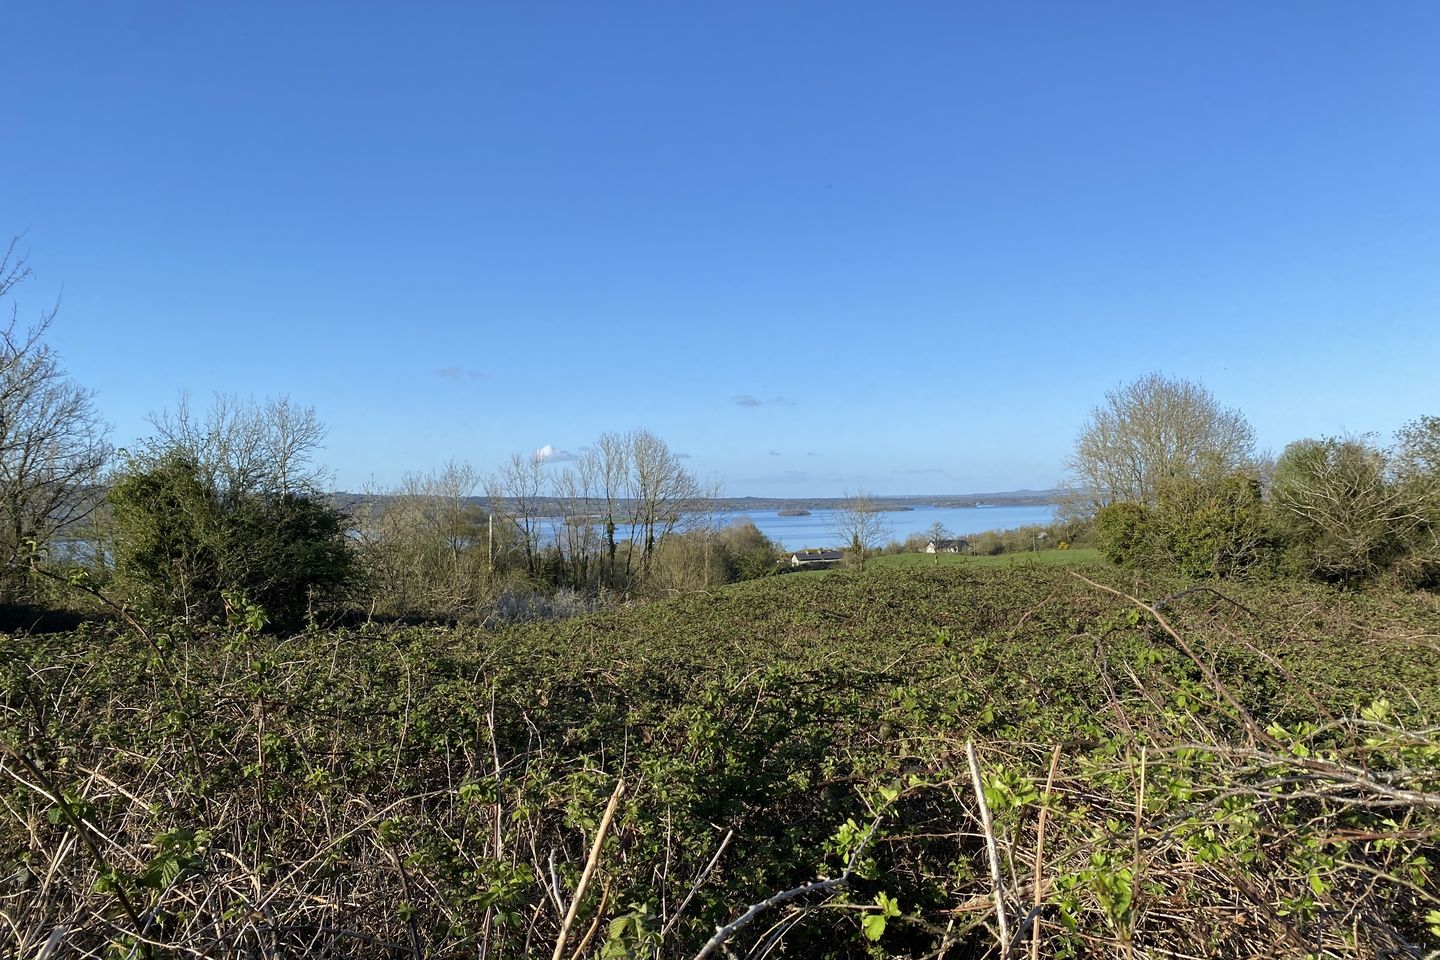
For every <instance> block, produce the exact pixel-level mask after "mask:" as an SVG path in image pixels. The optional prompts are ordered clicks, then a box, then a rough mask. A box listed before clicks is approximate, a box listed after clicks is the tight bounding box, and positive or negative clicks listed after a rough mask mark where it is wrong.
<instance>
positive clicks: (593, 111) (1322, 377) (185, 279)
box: [0, 0, 1440, 496]
mask: <svg viewBox="0 0 1440 960" xmlns="http://www.w3.org/2000/svg"><path fill="white" fill-rule="evenodd" d="M0 89H3V91H4V96H3V103H4V116H3V119H0V234H4V235H8V234H13V233H18V232H22V231H24V232H25V238H24V240H23V248H24V249H25V250H26V251H27V252H28V254H29V257H30V265H31V267H32V268H33V269H34V277H33V279H32V280H31V281H30V282H29V283H27V284H26V285H25V286H24V287H22V288H20V289H19V290H17V291H16V296H15V298H14V299H15V300H16V301H17V302H18V303H19V305H20V308H21V312H22V317H25V316H33V315H34V314H35V313H37V312H38V311H39V310H40V309H41V308H42V307H44V306H46V305H48V304H49V303H50V302H51V301H53V299H54V298H55V297H56V296H57V295H62V307H61V311H60V314H59V316H58V318H57V320H56V324H55V326H54V328H53V338H52V339H53V342H54V343H55V344H56V345H57V347H58V348H59V349H60V351H61V352H62V354H63V357H64V360H65V363H66V365H67V366H68V368H69V370H70V371H71V373H72V374H73V375H74V376H75V377H76V378H77V379H78V380H79V381H81V382H82V383H84V384H86V385H88V386H90V387H92V388H94V389H95V390H96V391H97V392H98V395H99V402H100V406H101V408H102V409H103V410H104V412H105V414H106V416H107V418H108V419H109V420H110V421H111V422H112V423H113V424H114V425H115V439H116V441H117V442H119V443H121V444H123V443H126V442H129V441H130V440H131V439H133V438H134V437H136V436H138V435H141V434H143V433H144V432H145V430H146V424H145V417H146V414H147V413H148V412H151V411H158V410H160V409H162V408H164V407H166V406H169V405H172V404H173V403H174V402H175V400H176V398H177V396H178V395H179V394H180V392H181V391H182V390H188V391H190V392H191V393H192V395H194V396H195V397H196V398H197V399H204V398H206V397H208V395H209V394H210V393H211V392H212V391H224V392H230V393H238V394H241V395H254V396H256V397H263V396H265V395H271V394H280V393H288V394H290V395H291V396H292V397H293V398H294V399H296V400H297V401H300V402H302V403H306V404H312V405H314V406H315V407H316V409H317V411H318V412H319V414H320V415H321V417H322V418H323V419H324V420H325V421H326V422H327V423H328V424H329V425H330V428H331V432H330V437H329V441H328V445H327V449H326V450H325V451H324V454H323V457H324V459H325V460H326V461H327V462H328V463H329V464H330V465H331V466H332V467H333V468H334V470H335V472H336V478H337V484H338V486H340V487H342V488H347V489H356V488H359V487H360V486H361V485H362V484H364V483H366V482H367V481H369V480H372V479H373V480H374V481H376V482H378V483H380V484H386V483H389V482H392V481H394V480H396V479H397V478H398V477H399V476H400V475H401V474H402V473H403V472H405V471H406V470H409V469H416V468H420V469H425V468H429V467H431V466H434V465H437V464H439V463H440V462H442V461H444V460H445V459H447V458H450V457H456V458H461V459H467V460H470V461H471V462H472V463H474V464H475V465H476V466H477V467H480V468H482V469H489V468H491V467H493V466H494V465H495V464H496V463H498V461H499V460H500V459H501V458H502V457H504V456H505V455H507V454H508V453H509V452H510V451H514V450H531V449H535V448H539V447H542V446H544V445H546V444H549V445H551V446H552V448H553V449H555V450H562V451H575V450H578V449H579V448H580V447H581V446H582V445H584V444H586V443H588V442H589V441H590V440H592V439H593V438H594V437H595V436H596V435H598V434H599V433H600V432H602V431H605V430H625V429H629V428H632V427H638V426H644V427H648V428H650V429H652V430H653V431H655V432H656V433H658V434H659V435H661V436H662V437H664V438H666V439H667V440H668V441H669V442H670V444H671V445H672V447H674V448H675V449H677V450H680V451H682V452H684V453H687V454H689V455H691V457H692V459H691V460H690V461H689V463H690V464H691V465H692V466H693V468H694V469H695V470H696V472H697V473H699V474H701V475H703V476H714V477H717V478H720V479H722V480H723V481H724V486H725V491H726V492H727V493H728V494H730V495H732V496H742V495H747V494H756V495H780V496H806V495H810V496H823V495H834V494H838V493H839V492H841V491H842V490H843V489H845V488H854V487H860V486H864V487H868V488H871V489H873V490H875V491H877V492H881V493H937V492H966V491H984V490H1001V489H1012V488H1020V487H1031V488H1038V487H1049V486H1052V485H1053V484H1055V483H1056V481H1057V480H1058V479H1059V476H1060V472H1061V461H1062V460H1063V458H1064V456H1065V454H1066V453H1067V451H1068V449H1069V447H1070V445H1071V443H1072V440H1073V438H1074V436H1075V433H1076V431H1077V430H1078V428H1079V426H1080V424H1081V423H1082V421H1083V420H1084V418H1085V416H1086V414H1087V412H1088V410H1089V409H1090V407H1091V406H1092V405H1093V404H1094V403H1096V402H1097V401H1098V400H1099V399H1100V398H1101V397H1102V395H1103V393H1104V391H1105V390H1107V389H1109V388H1112V387H1114V386H1116V385H1117V384H1119V383H1120V382H1121V381H1124V380H1128V379H1131V378H1133V377H1135V376H1138V375H1140V374H1143V373H1145V372H1147V371H1150V370H1161V371H1164V372H1166V373H1169V374H1172V375H1176V376H1183V377H1189V378H1195V379H1199V380H1201V381H1203V382H1204V383H1205V384H1206V385H1207V386H1209V387H1210V388H1211V389H1212V390H1213V391H1214V392H1215V393H1216V395H1217V396H1218V397H1219V398H1220V399H1221V400H1222V401H1223V402H1224V403H1226V404H1228V405H1232V406H1236V407H1239V408H1240V409H1242V410H1243V411H1245V413H1246V414H1247V415H1248V416H1249V417H1250V419H1251V421H1252V422H1253V423H1254V424H1255V426H1256V429H1257V431H1258V433H1259V436H1260V440H1261V442H1262V444H1263V445H1265V446H1267V447H1271V448H1274V449H1277V450H1278V449H1279V448H1280V447H1283V446H1284V444H1285V443H1287V442H1288V441H1290V440H1292V439H1295V438H1297V437H1301V436H1307V435H1319V434H1327V433H1332V434H1333V433H1337V432H1340V431H1347V430H1348V431H1355V432H1362V431H1377V432H1379V433H1381V434H1388V433H1390V432H1391V431H1393V430H1394V429H1395V428H1396V427H1397V426H1399V425H1400V424H1401V423H1402V422H1404V421H1406V420H1409V419H1411V418H1413V417H1415V416H1417V415H1419V414H1422V413H1431V414H1440V377H1437V375H1436V374H1437V366H1440V3H1435V2H1433V0H1419V2H1385V3H1376V4H1355V3H1349V2H1346V3H1338V2H1336V3H1331V2H1316V0H1304V2H1293V3H1284V2H1274V3H1252V2H1219V3H1204V4H1201V3H1155V2H1149V0H1146V2H1138V0H1137V2H1134V3H1106V2H1085V3H1075V2H1068V0H1067V2H1055V3H1044V2H1034V3H1024V4H1010V3H959V2H946V3H922V2H915V3H881V2H868V3H845V2H836V0H824V2H816V3H810V4H801V3H785V2H773V0H766V2H753V3H752V2H738V0H725V2H706V3H700V2H685V3H675V2H665V3H659V2H657V3H650V4H632V3H623V2H608V0H607V2H601V3H551V2H536V3H505V4H499V3H496V4H481V3H440V2H435V3H428V4H427V3H400V2H395V3H391V4H371V3H360V2H352V0H346V2H343V3H341V2H336V3H329V4H326V3H319V2H309V0H305V2H283V3H281V2H275V3H265V2H247V3H228V4H216V3H191V2H186V3H174V4H164V3H159V2H144V3H108V2H98V0H97V2H94V3H88V4H77V3H67V2H54V0H46V2H39V0H33V2H28V3H19V4H12V5H10V6H9V8H8V9H7V12H6V15H5V24H4V32H3V35H0Z"/></svg>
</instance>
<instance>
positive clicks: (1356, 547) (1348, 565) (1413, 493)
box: [1271, 437, 1440, 581]
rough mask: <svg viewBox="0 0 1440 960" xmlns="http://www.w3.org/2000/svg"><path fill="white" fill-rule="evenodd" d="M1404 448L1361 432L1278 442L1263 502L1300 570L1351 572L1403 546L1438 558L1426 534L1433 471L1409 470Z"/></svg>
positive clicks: (1378, 564)
mask: <svg viewBox="0 0 1440 960" xmlns="http://www.w3.org/2000/svg"><path fill="white" fill-rule="evenodd" d="M1405 456H1406V451H1405V449H1404V448H1402V450H1401V451H1400V452H1398V453H1395V454H1392V453H1387V452H1386V451H1385V450H1382V449H1380V448H1379V447H1378V446H1376V445H1375V444H1374V443H1372V442H1370V441H1369V440H1368V439H1367V438H1365V437H1347V438H1343V439H1341V438H1335V437H1330V438H1326V439H1323V440H1297V441H1296V442H1294V443H1292V444H1290V445H1289V446H1288V447H1286V448H1285V452H1284V454H1282V455H1281V457H1280V460H1279V462H1278V463H1277V464H1276V467H1275V477H1274V481H1273V483H1272V487H1271V503H1272V505H1273V507H1274V510H1275V513H1276V516H1277V518H1278V519H1279V521H1280V523H1281V524H1282V525H1283V526H1284V527H1285V528H1286V532H1287V539H1288V540H1289V541H1290V543H1291V556H1292V562H1294V563H1298V564H1300V565H1301V566H1302V567H1303V570H1302V572H1304V573H1307V574H1310V575H1313V576H1318V577H1321V578H1322V579H1331V580H1341V581H1344V580H1357V579H1361V578H1364V577H1368V576H1371V575H1373V574H1374V573H1376V572H1377V571H1379V570H1381V569H1382V568H1384V567H1386V566H1388V565H1390V564H1391V563H1392V562H1395V561H1397V560H1399V559H1400V558H1402V557H1404V556H1405V555H1407V554H1409V555H1411V556H1412V558H1413V559H1415V560H1417V561H1422V562H1427V563H1428V562H1435V560H1436V559H1440V551H1437V550H1436V549H1435V547H1436V541H1435V537H1434V534H1433V525H1434V521H1435V518H1436V517H1437V514H1440V478H1434V477H1431V478H1429V479H1428V480H1427V479H1425V477H1426V475H1425V474H1423V473H1422V474H1419V475H1411V474H1410V473H1409V472H1408V467H1409V465H1407V464H1405V463H1404V462H1403V460H1404V457H1405ZM1397 459H1398V460H1401V463H1400V464H1398V465H1397V464H1396V462H1395V461H1396V460H1397Z"/></svg>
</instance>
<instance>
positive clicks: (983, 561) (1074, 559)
mask: <svg viewBox="0 0 1440 960" xmlns="http://www.w3.org/2000/svg"><path fill="white" fill-rule="evenodd" d="M1101 562H1103V561H1102V559H1101V557H1100V551H1099V550H1096V549H1094V548H1091V547H1080V548H1077V549H1074V550H1040V551H1038V552H1026V553H1001V554H997V555H995V556H993V557H972V556H968V555H966V554H959V553H942V554H940V555H939V559H938V560H937V559H936V556H935V555H934V554H929V553H892V554H888V555H881V556H874V557H870V558H869V559H867V560H866V561H865V569H866V570H921V569H932V568H935V567H1013V566H1026V565H1029V564H1043V565H1060V566H1082V565H1085V564H1094V563H1101ZM836 569H837V568H835V567H829V568H826V569H822V570H804V571H800V573H801V574H802V575H804V576H823V575H825V574H828V573H832V572H834V571H835V570H836Z"/></svg>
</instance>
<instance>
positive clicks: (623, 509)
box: [594, 433, 634, 575]
mask: <svg viewBox="0 0 1440 960" xmlns="http://www.w3.org/2000/svg"><path fill="white" fill-rule="evenodd" d="M594 449H595V451H596V454H597V457H598V467H599V481H600V489H601V498H602V499H603V500H604V524H605V556H606V561H607V563H608V564H609V567H610V572H611V574H612V575H613V573H614V571H615V564H616V550H617V546H618V544H617V531H618V530H619V528H620V525H621V524H622V523H629V524H630V525H631V526H632V527H633V525H634V513H633V511H632V510H631V507H632V506H633V503H634V497H633V496H632V491H631V489H630V480H631V475H630V438H629V437H628V436H626V435H623V434H618V433H604V434H601V435H600V439H599V440H597V441H595V448H594ZM633 541H634V537H633V531H632V536H631V542H632V543H633ZM627 565H628V564H627Z"/></svg>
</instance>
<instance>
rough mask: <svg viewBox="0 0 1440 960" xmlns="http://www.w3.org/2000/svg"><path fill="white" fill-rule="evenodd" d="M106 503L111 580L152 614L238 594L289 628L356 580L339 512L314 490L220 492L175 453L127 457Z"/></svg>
mask: <svg viewBox="0 0 1440 960" xmlns="http://www.w3.org/2000/svg"><path fill="white" fill-rule="evenodd" d="M109 502H110V506H111V509H112V515H113V523H114V527H115V558H114V559H115V571H116V581H117V585H118V586H119V587H120V588H121V590H122V591H123V592H125V593H127V594H128V595H129V596H130V597H131V598H133V599H134V600H136V601H138V602H140V603H141V604H143V605H144V606H145V607H147V608H149V609H152V610H154V611H156V612H158V613H163V614H168V615H172V616H181V617H186V618H188V619H191V620H196V619H199V620H205V619H209V618H212V617H216V616H219V615H220V614H222V613H223V612H224V610H225V606H226V604H227V603H228V602H229V601H228V600H227V599H226V598H225V595H226V594H238V595H240V596H243V597H245V598H246V599H247V600H249V601H250V602H252V603H255V604H258V605H259V606H260V607H261V608H263V609H264V610H265V612H266V614H267V616H268V617H269V618H270V621H271V622H272V623H273V624H275V625H276V626H277V627H281V628H291V627H295V626H297V625H299V624H300V623H301V622H303V620H304V618H305V616H306V614H307V613H310V612H312V611H317V610H325V609H328V608H330V607H332V606H334V604H335V603H336V602H338V601H339V600H341V599H343V598H344V597H345V596H346V595H347V593H348V591H349V589H350V587H352V586H353V585H354V583H355V581H356V575H357V565H356V561H355V557H354V554H353V552H352V551H351V549H350V547H349V544H348V543H347V542H346V533H345V529H346V525H345V517H344V515H343V514H342V513H340V512H339V511H338V510H336V509H334V508H333V507H331V506H329V505H328V504H326V503H324V502H323V501H321V500H320V499H319V498H318V497H314V496H310V495H305V494H298V493H252V492H245V491H238V490H235V491H230V492H228V493H225V492H222V491H221V490H219V489H217V487H216V485H215V484H214V483H213V482H211V481H210V480H208V479H207V478H206V477H205V476H204V475H203V473H202V471H201V470H200V469H199V468H198V466H197V464H196V463H195V461H194V460H193V459H190V458H188V457H186V456H184V455H182V454H179V453H174V454H170V455H167V456H163V457H161V458H159V459H156V460H134V461H132V463H131V466H130V469H129V471H128V472H127V473H126V474H125V475H124V476H123V477H121V478H120V480H119V481H118V482H117V483H116V484H115V485H114V486H113V487H112V488H111V490H110V495H109Z"/></svg>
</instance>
